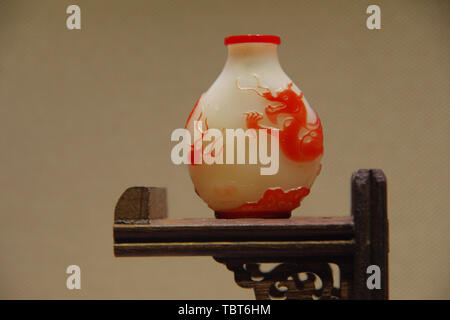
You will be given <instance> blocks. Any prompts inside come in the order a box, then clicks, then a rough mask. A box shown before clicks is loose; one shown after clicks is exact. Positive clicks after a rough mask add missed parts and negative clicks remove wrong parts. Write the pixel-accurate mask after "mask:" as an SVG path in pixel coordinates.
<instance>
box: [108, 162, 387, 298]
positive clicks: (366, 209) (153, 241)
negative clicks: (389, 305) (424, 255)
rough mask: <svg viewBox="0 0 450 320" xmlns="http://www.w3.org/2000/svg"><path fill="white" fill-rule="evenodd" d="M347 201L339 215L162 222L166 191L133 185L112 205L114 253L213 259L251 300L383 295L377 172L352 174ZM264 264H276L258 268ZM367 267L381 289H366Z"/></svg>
mask: <svg viewBox="0 0 450 320" xmlns="http://www.w3.org/2000/svg"><path fill="white" fill-rule="evenodd" d="M351 200H352V205H351V208H352V209H351V215H350V216H346V217H320V218H289V219H215V218H209V219H167V210H166V208H167V198H166V190H165V189H163V188H153V187H133V188H129V189H127V190H126V191H125V192H124V193H123V194H122V196H121V197H120V199H119V201H118V203H117V206H116V209H115V220H114V254H115V255H116V256H117V257H130V256H212V257H214V259H215V260H216V261H218V262H220V263H223V264H225V265H226V267H227V268H228V269H229V270H231V271H233V272H234V277H235V280H236V282H237V284H238V285H239V286H241V287H244V288H253V289H254V291H255V296H256V299H277V298H278V299H283V298H285V299H387V298H388V251H389V244H388V219H387V209H386V178H385V176H384V174H383V172H382V171H381V170H375V169H371V170H367V169H361V170H358V171H357V172H355V173H354V174H353V175H352V183H351ZM264 263H271V264H276V266H275V267H274V268H273V269H272V270H270V271H267V272H264V271H262V270H261V268H260V267H261V265H262V264H264ZM371 265H376V266H378V267H379V268H380V271H381V272H380V279H381V281H380V283H381V288H380V289H376V288H375V289H369V288H368V286H367V279H368V277H370V275H371V273H370V272H369V273H368V271H367V268H368V267H369V266H371Z"/></svg>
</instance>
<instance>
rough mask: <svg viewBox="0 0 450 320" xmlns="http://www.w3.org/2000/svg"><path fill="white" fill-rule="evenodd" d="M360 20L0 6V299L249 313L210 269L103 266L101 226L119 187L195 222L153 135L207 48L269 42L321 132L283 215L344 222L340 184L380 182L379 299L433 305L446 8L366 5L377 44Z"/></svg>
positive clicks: (108, 234)
mask: <svg viewBox="0 0 450 320" xmlns="http://www.w3.org/2000/svg"><path fill="white" fill-rule="evenodd" d="M70 4H78V5H79V6H80V7H81V17H82V30H80V31H69V30H67V28H66V23H65V21H66V17H67V14H66V13H65V11H66V8H67V6H68V5H70ZM369 4H373V2H372V1H350V0H347V1H298V0H296V1H262V0H258V1H241V0H227V1H200V0H190V1H182V0H178V1H162V0H161V1H150V0H139V1H138V0H134V1H106V0H96V1H87V0H70V1H68V0H54V1H50V0H41V1H24V0H0V150H1V153H0V157H1V160H0V167H1V170H0V179H1V180H0V181H1V193H0V215H1V225H0V248H1V258H0V298H63V299H70V298H106V299H108V298H136V299H141V298H150V299H164V298H166V299H167V298H174V299H221V298H223V299H231V298H236V299H240V298H253V293H252V291H251V290H246V289H242V288H239V287H238V286H237V285H235V284H234V281H233V275H232V273H231V272H229V271H227V270H226V269H225V267H224V266H222V265H219V264H218V263H216V262H214V261H213V259H212V258H208V257H204V258H121V259H117V258H114V256H113V251H112V218H113V208H114V205H115V202H116V200H117V199H118V197H119V196H120V194H121V193H122V192H123V191H124V189H125V188H126V187H127V186H132V185H153V186H166V187H168V190H169V210H170V212H169V214H170V216H171V217H174V218H180V217H212V212H211V211H210V210H209V209H208V208H207V207H206V206H205V204H204V203H203V202H202V201H201V200H200V199H199V198H198V197H197V196H196V195H195V193H194V190H193V188H192V186H191V182H190V179H189V177H188V173H187V169H186V168H184V167H178V166H175V165H173V164H172V163H171V161H170V150H171V147H172V146H173V144H171V142H170V133H171V132H172V130H173V129H175V128H179V127H183V126H184V123H185V120H186V118H187V116H188V114H189V112H190V111H191V109H192V107H193V105H194V103H195V101H196V99H197V98H198V96H199V95H200V93H201V92H203V91H205V90H206V89H208V87H209V85H211V84H212V82H213V80H215V78H216V77H217V75H218V74H219V72H220V71H221V69H222V67H223V64H224V61H225V58H226V48H225V47H224V46H223V38H224V37H225V36H227V35H230V34H242V33H269V34H277V35H279V36H281V38H282V45H281V46H280V48H279V53H280V60H281V64H282V65H283V67H284V69H285V70H286V72H287V73H288V74H289V75H290V77H291V78H292V79H293V80H294V82H295V83H297V84H298V85H299V87H300V88H301V89H302V90H303V91H304V92H305V95H306V97H307V98H308V100H309V102H310V103H311V105H312V106H313V107H314V108H315V109H316V111H317V112H318V113H319V114H320V117H321V119H322V121H323V125H324V130H325V131H324V133H325V148H326V150H325V156H324V160H323V170H322V173H321V175H320V176H319V178H318V179H317V181H316V184H315V185H314V188H313V190H312V194H311V196H310V197H309V198H307V199H306V200H305V201H304V203H303V205H302V207H301V208H300V209H298V210H296V211H295V215H296V216H301V215H304V216H321V215H346V214H349V210H350V198H349V195H350V175H351V173H352V171H354V170H356V169H358V168H382V169H383V170H384V171H385V173H386V175H387V177H388V192H389V218H390V232H391V238H390V239H391V252H390V283H391V292H390V293H391V297H392V298H394V299H399V298H403V299H409V298H419V299H421V298H423V299H428V298H441V299H443V298H445V299H449V298H450V273H449V267H450V255H449V251H450V236H449V231H448V227H449V225H450V223H449V222H450V216H449V208H450V203H449V202H450V200H449V180H450V179H449V178H450V175H449V173H450V172H449V160H450V153H449V145H450V141H449V129H450V128H449V116H450V114H449V113H450V112H449V110H450V108H449V107H450V106H449V103H450V90H449V77H450V61H449V53H450V50H449V49H450V38H449V36H450V34H449V21H450V1H445V0H444V1H376V4H378V5H380V7H381V19H382V29H381V30H378V31H370V30H368V29H367V28H366V27H365V20H366V17H367V14H366V13H365V11H366V8H367V6H368V5H369ZM69 264H78V265H80V267H81V270H82V290H73V291H69V290H67V289H66V287H65V281H66V274H65V269H66V267H67V266H68V265H69Z"/></svg>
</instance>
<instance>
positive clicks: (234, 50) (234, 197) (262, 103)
mask: <svg viewBox="0 0 450 320" xmlns="http://www.w3.org/2000/svg"><path fill="white" fill-rule="evenodd" d="M279 43H280V38H279V37H277V36H270V35H241V36H230V37H227V38H225V45H227V47H228V58H227V61H226V63H225V67H224V68H223V71H222V72H221V74H220V75H219V77H218V78H217V79H216V81H215V82H214V83H213V84H212V86H211V87H210V88H209V89H208V90H207V91H206V92H205V93H204V94H202V95H201V97H200V98H199V100H198V101H197V103H196V105H195V107H194V109H193V110H192V112H191V114H190V115H189V118H188V120H187V122H186V128H187V129H188V130H189V132H190V133H191V136H192V137H194V136H195V137H196V138H194V139H196V140H195V142H193V143H192V145H191V150H192V151H191V156H190V159H191V160H192V162H191V164H190V165H189V173H190V176H191V179H192V181H193V183H194V186H195V190H196V192H197V194H198V195H199V196H200V197H201V198H202V199H203V200H204V201H205V202H206V203H207V204H208V206H209V207H210V208H211V209H213V210H214V211H215V214H216V217H218V218H244V217H253V218H281V217H290V215H291V211H292V210H293V209H295V208H296V207H298V206H299V205H300V202H301V200H302V199H303V198H304V197H305V196H307V195H308V194H309V192H310V188H311V186H312V184H313V183H314V180H315V179H316V177H317V175H318V174H319V172H320V169H321V163H320V161H321V158H322V154H323V134H322V126H321V122H320V119H319V117H318V115H317V114H316V113H315V112H314V110H313V109H312V108H311V106H310V105H309V104H308V102H307V101H306V99H305V97H304V96H303V93H302V92H301V91H300V89H299V88H298V87H297V86H296V85H295V84H293V82H292V80H291V79H290V78H289V77H288V76H287V75H286V74H285V72H284V71H283V69H282V68H281V66H280V63H279V61H278V54H277V49H278V45H279ZM227 129H234V130H235V131H234V134H236V135H237V134H239V131H236V129H242V131H244V133H247V134H248V136H247V137H246V138H245V139H246V144H245V147H244V149H243V148H240V147H241V146H242V145H239V143H238V140H239V138H235V137H234V136H233V137H234V140H233V141H232V142H234V143H233V144H234V146H233V147H231V146H232V145H233V144H230V141H231V140H232V139H228V138H229V137H228V136H227ZM248 129H254V131H252V130H250V131H246V130H248ZM260 129H263V130H260ZM264 129H267V131H266V132H267V138H266V139H263V138H264V136H261V135H259V134H260V132H261V131H264ZM270 129H273V130H270ZM275 129H278V130H275ZM228 131H229V132H233V131H230V130H228ZM242 131H241V133H242ZM220 133H221V134H222V138H220V136H219V134H220ZM230 137H231V136H230ZM275 138H277V140H278V148H277V150H278V159H276V157H275V153H276V152H275V153H273V152H268V153H267V155H272V156H273V158H272V159H270V157H269V159H270V163H267V161H268V158H267V157H265V158H264V159H265V161H266V163H263V161H262V160H264V159H263V158H262V157H261V156H260V154H259V152H260V148H261V142H262V141H263V140H264V141H266V142H267V144H268V146H267V147H268V148H269V149H270V151H275V147H276V145H277V144H276V143H273V141H274V140H271V139H275ZM208 139H209V141H205V140H208ZM251 140H252V141H253V142H256V145H257V149H258V152H256V154H257V163H256V164H254V160H255V159H254V157H253V159H251V156H250V154H251V152H252V151H254V150H253V149H251V148H250V147H249V146H250V145H251V142H250V141H251ZM219 146H220V148H219ZM227 147H228V148H227ZM232 150H234V151H233V152H234V157H232V156H231V152H232ZM261 150H263V149H261ZM239 152H244V153H245V161H244V162H245V164H238V163H237V162H238V154H239ZM228 154H230V156H229V157H228V159H227V155H228ZM253 155H254V154H253ZM199 158H202V163H199V161H198V160H199ZM208 159H209V162H211V159H213V161H215V162H216V163H213V164H208V163H205V162H208ZM220 159H222V160H220ZM231 159H234V164H230V162H231V161H227V160H231ZM194 160H196V161H195V162H194ZM205 160H206V161H205ZM250 160H253V163H250V162H251V161H250ZM276 161H277V163H275V162H276ZM220 162H223V163H220ZM241 162H242V158H241ZM262 168H266V169H265V170H266V174H262V172H263V170H261V169H262Z"/></svg>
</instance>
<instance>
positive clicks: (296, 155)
mask: <svg viewBox="0 0 450 320" xmlns="http://www.w3.org/2000/svg"><path fill="white" fill-rule="evenodd" d="M254 77H255V79H256V81H257V88H259V89H263V90H264V91H263V92H259V91H258V90H256V89H254V88H242V87H240V86H239V83H238V81H236V86H237V87H238V88H239V89H240V90H249V91H253V92H255V93H256V94H257V95H259V96H260V97H262V98H264V99H266V100H267V101H269V102H271V103H273V102H275V103H277V104H276V105H268V106H267V107H266V108H265V109H264V111H265V114H266V116H267V118H268V119H269V121H270V122H271V123H273V124H274V125H278V117H279V116H280V115H287V116H288V117H287V118H285V119H284V120H283V122H282V124H281V125H282V128H281V129H280V132H279V134H280V148H281V150H282V151H283V153H284V154H285V155H286V157H287V158H289V159H290V160H292V161H295V162H308V161H312V160H314V159H316V158H317V157H318V156H320V155H321V154H323V133H322V124H321V123H320V119H319V117H318V116H317V115H316V121H315V122H314V123H308V121H307V111H306V107H305V104H304V102H303V92H300V94H297V93H295V92H294V90H292V86H293V83H292V82H291V83H289V84H288V85H287V88H286V89H284V90H279V91H277V92H276V94H275V95H273V94H272V92H271V91H270V89H269V88H268V87H264V86H262V85H261V83H260V81H259V78H258V77H257V76H256V75H254ZM245 114H246V124H247V128H249V129H268V128H266V127H264V126H261V125H260V124H259V122H260V121H261V120H262V119H263V118H264V116H263V115H262V114H261V113H259V112H256V111H254V112H247V113H245ZM270 132H271V131H270V130H269V133H270Z"/></svg>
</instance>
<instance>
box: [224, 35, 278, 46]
mask: <svg viewBox="0 0 450 320" xmlns="http://www.w3.org/2000/svg"><path fill="white" fill-rule="evenodd" d="M249 42H259V43H273V44H280V43H281V39H280V37H278V36H273V35H266V34H247V35H237V36H229V37H226V38H225V41H224V43H225V45H229V44H236V43H249Z"/></svg>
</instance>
